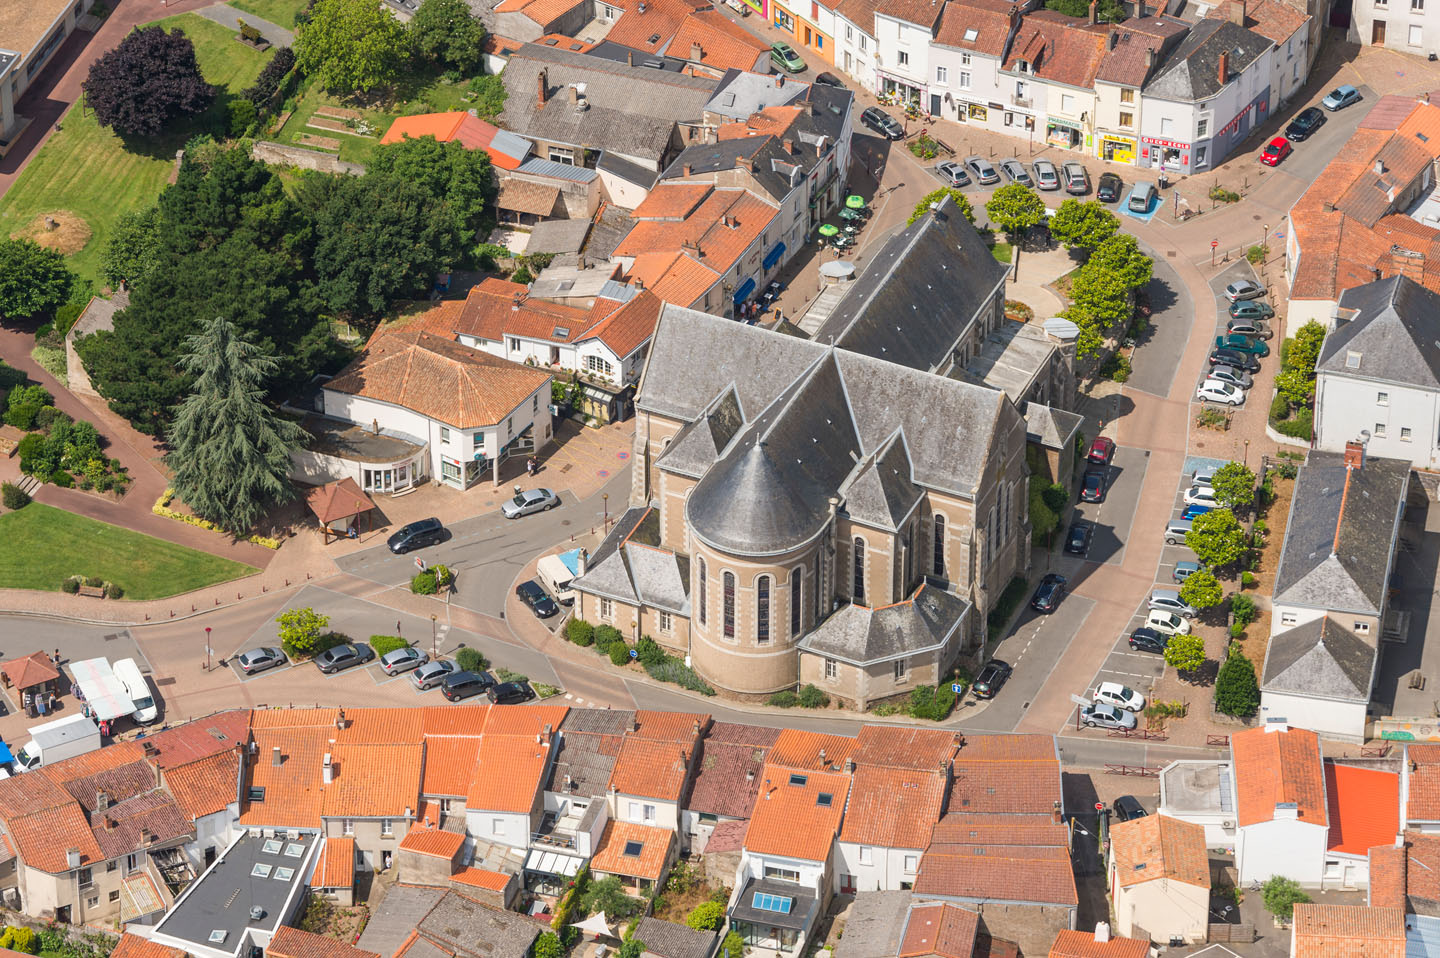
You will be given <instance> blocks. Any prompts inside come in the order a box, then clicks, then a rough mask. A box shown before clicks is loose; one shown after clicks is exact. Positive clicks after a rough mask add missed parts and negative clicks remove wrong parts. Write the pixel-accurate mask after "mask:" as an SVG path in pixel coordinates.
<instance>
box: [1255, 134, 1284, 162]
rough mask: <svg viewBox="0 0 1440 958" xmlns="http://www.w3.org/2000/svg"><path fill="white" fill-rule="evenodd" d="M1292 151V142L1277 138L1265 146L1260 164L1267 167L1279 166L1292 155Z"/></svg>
mask: <svg viewBox="0 0 1440 958" xmlns="http://www.w3.org/2000/svg"><path fill="white" fill-rule="evenodd" d="M1290 150H1291V146H1290V141H1289V140H1287V139H1285V137H1283V136H1277V137H1275V139H1273V140H1271V141H1270V142H1269V143H1266V144H1265V149H1264V150H1262V151H1261V152H1260V162H1261V163H1264V164H1265V165H1266V166H1279V165H1280V161H1281V160H1283V159H1285V157H1287V156H1289V155H1290Z"/></svg>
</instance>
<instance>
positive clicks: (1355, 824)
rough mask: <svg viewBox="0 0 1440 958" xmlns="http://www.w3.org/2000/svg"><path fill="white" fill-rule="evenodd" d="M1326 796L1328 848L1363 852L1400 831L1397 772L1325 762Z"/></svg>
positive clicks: (1342, 851)
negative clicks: (1328, 821) (1328, 826)
mask: <svg viewBox="0 0 1440 958" xmlns="http://www.w3.org/2000/svg"><path fill="white" fill-rule="evenodd" d="M1325 797H1326V801H1327V803H1328V811H1329V815H1330V837H1329V844H1328V846H1327V847H1328V848H1329V850H1330V851H1332V852H1341V853H1343V854H1346V855H1364V854H1365V853H1366V852H1368V851H1369V850H1370V849H1371V848H1374V847H1375V846H1376V845H1384V844H1389V843H1392V842H1394V841H1395V836H1396V835H1398V834H1399V833H1400V775H1399V774H1398V773H1396V772H1388V771H1383V770H1381V769H1373V768H1356V767H1354V766H1350V765H1337V764H1335V763H1334V762H1326V763H1325Z"/></svg>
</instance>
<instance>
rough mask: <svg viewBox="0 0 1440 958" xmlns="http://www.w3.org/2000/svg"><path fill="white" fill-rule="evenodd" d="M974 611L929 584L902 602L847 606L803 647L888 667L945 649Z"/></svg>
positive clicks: (831, 655)
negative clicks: (893, 662)
mask: <svg viewBox="0 0 1440 958" xmlns="http://www.w3.org/2000/svg"><path fill="white" fill-rule="evenodd" d="M969 611H970V603H969V602H966V601H965V600H964V599H962V598H960V597H959V596H958V595H955V594H954V593H952V592H947V591H945V590H944V589H941V588H939V587H938V586H934V585H931V584H929V583H928V582H924V583H921V585H920V587H919V588H918V589H916V590H915V592H914V593H913V594H912V595H911V596H910V597H909V598H908V599H906V600H904V601H903V602H897V603H895V604H893V605H887V606H882V607H880V608H877V609H872V608H868V607H866V606H862V605H854V604H851V605H848V606H846V607H845V608H843V609H841V610H840V611H838V612H836V613H834V614H833V615H831V616H830V617H829V618H827V619H826V620H825V621H824V622H822V623H820V625H819V626H818V627H817V628H816V629H814V630H813V631H811V632H809V633H808V634H806V636H805V637H804V638H803V639H801V640H800V648H801V649H803V650H804V651H806V652H812V653H814V654H816V655H823V656H826V657H828V658H833V659H840V660H842V661H845V662H849V663H852V664H856V665H870V664H873V663H877V662H885V661H888V660H890V659H894V658H898V657H901V656H907V655H916V654H919V653H921V652H925V651H928V650H932V649H936V648H940V647H943V646H944V645H945V643H946V642H947V641H949V639H950V637H951V636H953V635H954V634H955V630H956V629H958V628H959V627H960V624H961V623H962V622H963V621H964V620H965V616H966V615H967V614H968V613H969Z"/></svg>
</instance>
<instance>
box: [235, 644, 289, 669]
mask: <svg viewBox="0 0 1440 958" xmlns="http://www.w3.org/2000/svg"><path fill="white" fill-rule="evenodd" d="M289 661H290V660H289V659H287V658H285V653H284V652H281V651H280V650H279V649H277V648H273V647H271V646H268V645H262V646H261V647H260V648H258V649H251V650H249V651H248V652H241V653H240V655H239V656H238V657H237V658H236V662H238V663H239V665H240V671H241V672H244V673H245V674H246V675H254V674H255V673H256V672H264V671H265V670H266V669H273V668H274V667H275V666H277V665H286V664H288V663H289Z"/></svg>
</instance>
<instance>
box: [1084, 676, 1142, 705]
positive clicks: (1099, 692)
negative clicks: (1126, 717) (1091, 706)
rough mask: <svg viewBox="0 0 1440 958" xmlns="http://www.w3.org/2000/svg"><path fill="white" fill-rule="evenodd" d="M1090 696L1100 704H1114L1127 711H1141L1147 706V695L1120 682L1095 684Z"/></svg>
mask: <svg viewBox="0 0 1440 958" xmlns="http://www.w3.org/2000/svg"><path fill="white" fill-rule="evenodd" d="M1090 697H1091V698H1092V699H1094V700H1095V702H1096V704H1098V705H1113V706H1115V707H1116V708H1117V709H1124V710H1125V711H1127V712H1139V711H1142V710H1143V709H1144V708H1145V696H1143V695H1141V694H1140V693H1139V692H1137V691H1135V690H1134V689H1132V688H1131V687H1130V686H1128V685H1121V684H1120V683H1119V682H1101V683H1100V684H1099V685H1097V686H1095V691H1094V692H1092V693H1091V695H1090Z"/></svg>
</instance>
